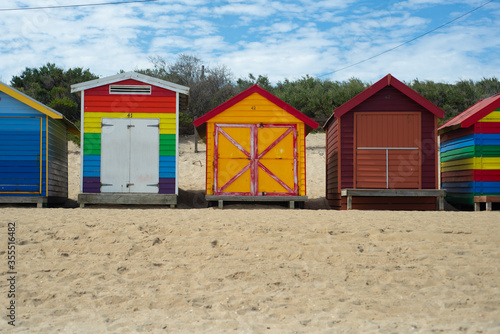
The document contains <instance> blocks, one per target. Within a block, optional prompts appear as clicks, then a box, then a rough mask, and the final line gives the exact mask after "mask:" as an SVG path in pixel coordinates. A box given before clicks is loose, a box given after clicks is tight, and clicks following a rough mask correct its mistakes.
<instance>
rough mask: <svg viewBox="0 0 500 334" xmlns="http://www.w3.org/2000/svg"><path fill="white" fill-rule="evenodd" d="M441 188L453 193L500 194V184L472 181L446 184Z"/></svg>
mask: <svg viewBox="0 0 500 334" xmlns="http://www.w3.org/2000/svg"><path fill="white" fill-rule="evenodd" d="M441 188H443V189H446V191H449V192H451V193H462V194H466V193H482V194H493V193H498V192H500V182H496V181H472V182H444V183H443V184H442V186H441Z"/></svg>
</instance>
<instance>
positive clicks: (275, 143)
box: [257, 127, 293, 159]
mask: <svg viewBox="0 0 500 334" xmlns="http://www.w3.org/2000/svg"><path fill="white" fill-rule="evenodd" d="M292 131H293V128H291V127H290V128H288V130H286V131H285V132H284V133H283V134H282V135H281V136H279V137H278V139H276V140H275V141H274V142H273V143H272V144H271V145H269V146H268V147H267V148H266V149H265V150H264V151H262V152H261V153H260V154H259V156H258V157H257V159H262V157H263V156H264V155H266V154H267V152H269V151H270V150H272V149H273V148H274V147H275V146H276V145H278V143H279V142H280V141H282V140H283V139H284V138H285V137H286V136H288V134H289V133H290V132H292Z"/></svg>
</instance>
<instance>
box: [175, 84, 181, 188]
mask: <svg viewBox="0 0 500 334" xmlns="http://www.w3.org/2000/svg"><path fill="white" fill-rule="evenodd" d="M175 99H176V102H177V103H176V104H175V194H176V195H179V103H180V101H179V92H176V93H175Z"/></svg>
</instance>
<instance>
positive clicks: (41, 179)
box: [0, 92, 47, 197]
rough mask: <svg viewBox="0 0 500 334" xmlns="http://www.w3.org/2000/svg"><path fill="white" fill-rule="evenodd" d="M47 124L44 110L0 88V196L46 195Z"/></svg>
mask: <svg viewBox="0 0 500 334" xmlns="http://www.w3.org/2000/svg"><path fill="white" fill-rule="evenodd" d="M46 126H47V122H46V116H45V115H44V114H42V113H41V112H39V111H37V110H35V109H33V108H32V107H30V106H28V105H26V104H24V103H22V102H21V101H19V100H17V99H14V98H12V97H11V96H9V95H7V94H5V93H3V92H0V196H41V197H45V196H47V191H46V188H47V187H46V181H47V174H46V170H47V150H46V147H47V137H46V135H45V134H46ZM40 139H41V142H40ZM40 159H41V164H40ZM40 167H41V173H40ZM40 184H41V187H40Z"/></svg>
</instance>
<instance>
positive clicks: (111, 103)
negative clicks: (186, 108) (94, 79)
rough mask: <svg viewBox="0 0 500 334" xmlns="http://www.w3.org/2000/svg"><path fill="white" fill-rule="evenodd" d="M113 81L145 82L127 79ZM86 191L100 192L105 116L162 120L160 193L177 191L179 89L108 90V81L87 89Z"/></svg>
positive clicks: (85, 111) (85, 126) (84, 150)
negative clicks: (147, 91) (142, 92)
mask: <svg viewBox="0 0 500 334" xmlns="http://www.w3.org/2000/svg"><path fill="white" fill-rule="evenodd" d="M113 85H144V83H142V82H139V81H136V80H132V79H129V80H124V81H120V82H116V83H113ZM84 94H85V95H84V99H85V101H84V129H83V136H84V147H83V176H82V177H83V192H84V193H100V177H101V171H100V168H101V120H102V118H154V119H159V120H160V152H159V154H160V166H159V168H160V180H159V183H160V187H159V193H160V194H175V191H176V189H175V188H176V187H175V184H176V178H177V170H176V154H177V152H176V151H177V140H176V132H177V124H176V105H177V101H176V93H175V92H173V91H170V90H167V89H163V88H160V87H156V86H152V87H151V95H133V94H109V85H104V86H100V87H96V88H92V89H89V90H86V91H85V93H84Z"/></svg>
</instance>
